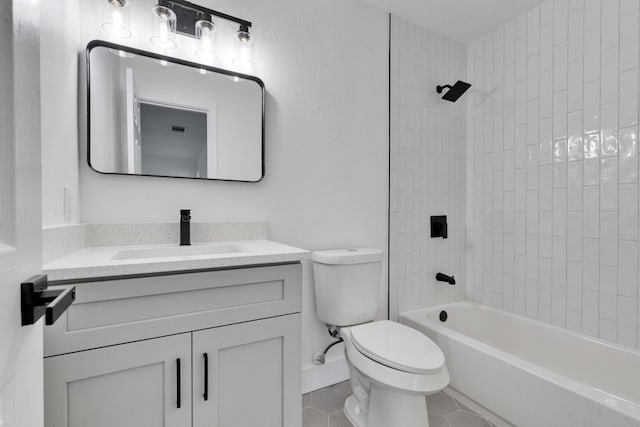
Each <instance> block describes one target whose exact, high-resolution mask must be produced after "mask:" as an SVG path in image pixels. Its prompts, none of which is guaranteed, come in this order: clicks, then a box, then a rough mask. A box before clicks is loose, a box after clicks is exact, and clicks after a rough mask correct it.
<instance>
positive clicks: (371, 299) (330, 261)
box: [311, 248, 383, 326]
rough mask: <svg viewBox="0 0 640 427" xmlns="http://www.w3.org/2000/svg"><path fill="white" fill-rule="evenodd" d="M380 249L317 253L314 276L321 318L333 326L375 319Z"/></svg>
mask: <svg viewBox="0 0 640 427" xmlns="http://www.w3.org/2000/svg"><path fill="white" fill-rule="evenodd" d="M382 254H383V253H382V251H381V250H380V249H369V248H358V249H335V250H329V251H318V252H314V253H313V254H312V256H311V260H312V261H313V275H314V278H315V289H316V308H317V311H318V318H319V319H320V320H322V321H323V322H325V323H327V324H329V325H333V326H348V325H357V324H360V323H365V322H369V321H371V320H374V318H375V316H376V312H377V310H378V292H379V288H380V269H381V265H382Z"/></svg>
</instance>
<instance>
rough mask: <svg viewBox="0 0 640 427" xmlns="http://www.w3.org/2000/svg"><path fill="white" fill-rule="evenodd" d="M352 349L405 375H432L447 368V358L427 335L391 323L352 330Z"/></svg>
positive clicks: (383, 322)
mask: <svg viewBox="0 0 640 427" xmlns="http://www.w3.org/2000/svg"><path fill="white" fill-rule="evenodd" d="M350 330H351V339H352V341H353V345H354V346H355V347H356V348H357V349H358V351H360V352H361V353H362V354H364V355H365V356H367V357H368V358H370V359H372V360H374V361H376V362H378V363H381V364H382V365H384V366H388V367H390V368H393V369H397V370H399V371H403V372H409V373H414V374H421V375H429V374H434V373H437V372H440V371H441V370H442V368H443V367H444V354H443V353H442V351H441V350H440V348H439V347H438V346H437V345H436V344H435V343H434V342H433V341H431V340H430V339H429V338H428V337H427V336H426V335H424V334H422V333H421V332H419V331H417V330H415V329H413V328H410V327H409V326H406V325H402V324H400V323H396V322H391V321H389V320H381V321H378V322H372V323H365V324H363V325H359V326H354V327H352V328H351V329H350Z"/></svg>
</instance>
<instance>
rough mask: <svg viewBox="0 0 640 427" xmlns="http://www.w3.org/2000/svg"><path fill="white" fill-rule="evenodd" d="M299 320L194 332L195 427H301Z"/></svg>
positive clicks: (276, 319) (278, 319)
mask: <svg viewBox="0 0 640 427" xmlns="http://www.w3.org/2000/svg"><path fill="white" fill-rule="evenodd" d="M300 321H301V320H300V315H299V314H292V315H288V316H282V317H274V318H270V319H265V320H258V321H253V322H247V323H241V324H238V325H231V326H225V327H221V328H215V329H208V330H204V331H198V332H194V333H193V395H194V397H193V426H194V427H205V426H206V427H255V426H260V427H300V425H301V411H300V404H301V403H300V398H301V384H300V371H301V369H300V345H301V344H300ZM205 355H206V356H205ZM205 358H206V359H205ZM205 360H206V361H208V369H205ZM205 371H207V373H208V376H207V380H208V387H206V385H207V384H206V381H205ZM206 388H208V390H207V391H208V396H207V399H205V389H206Z"/></svg>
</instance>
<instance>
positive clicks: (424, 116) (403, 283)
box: [390, 16, 468, 317]
mask: <svg viewBox="0 0 640 427" xmlns="http://www.w3.org/2000/svg"><path fill="white" fill-rule="evenodd" d="M457 80H466V47H465V46H464V45H462V44H460V43H457V42H455V41H453V40H450V39H447V38H444V37H442V36H439V35H437V34H434V33H432V32H430V31H428V30H425V29H423V28H421V27H419V26H417V25H414V24H411V23H409V22H407V21H405V20H403V19H401V18H397V17H395V16H393V17H392V19H391V123H390V124H391V193H390V194H391V216H390V220H391V222H390V227H391V228H390V239H391V240H390V242H391V249H390V251H391V252H390V253H391V258H390V273H391V274H390V287H391V295H390V296H391V313H392V317H395V316H396V315H397V314H398V313H402V312H405V311H408V310H413V309H417V308H422V307H428V306H433V305H437V304H443V303H446V302H450V301H455V300H460V299H464V297H465V285H466V280H465V275H466V267H465V186H466V181H465V174H466V166H465V150H466V137H465V121H466V98H465V97H466V96H468V95H464V96H463V98H461V99H460V100H459V101H458V102H457V103H455V104H454V103H450V102H448V101H444V100H442V99H440V98H441V95H438V94H437V93H436V86H438V85H443V84H453V83H455V82H456V81H457ZM432 215H447V218H448V225H449V238H448V239H446V240H443V239H441V238H438V239H431V237H430V217H431V216H432ZM437 272H443V273H445V274H450V275H454V276H455V278H456V283H457V284H456V285H455V286H450V285H448V284H446V283H442V282H436V280H435V275H436V273H437Z"/></svg>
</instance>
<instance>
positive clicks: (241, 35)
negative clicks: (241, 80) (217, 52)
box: [232, 26, 253, 70]
mask: <svg viewBox="0 0 640 427" xmlns="http://www.w3.org/2000/svg"><path fill="white" fill-rule="evenodd" d="M232 62H233V65H235V66H236V67H238V68H239V69H241V70H250V69H251V68H252V67H253V38H252V37H251V34H249V29H248V28H247V27H242V26H241V27H240V30H238V32H237V33H236V47H235V54H234V58H233V61H232Z"/></svg>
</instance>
